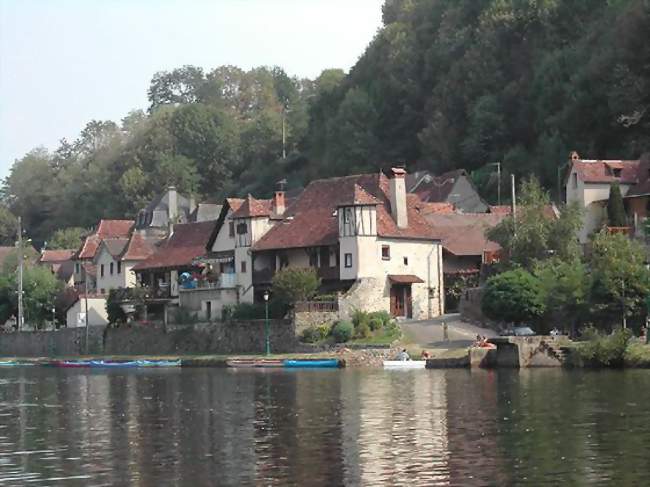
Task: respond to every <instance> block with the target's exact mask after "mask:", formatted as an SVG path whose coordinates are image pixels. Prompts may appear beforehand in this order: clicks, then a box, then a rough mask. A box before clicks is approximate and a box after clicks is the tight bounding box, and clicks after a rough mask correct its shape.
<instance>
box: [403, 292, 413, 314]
mask: <svg viewBox="0 0 650 487" xmlns="http://www.w3.org/2000/svg"><path fill="white" fill-rule="evenodd" d="M404 301H405V302H406V317H407V318H413V296H412V295H411V286H404Z"/></svg>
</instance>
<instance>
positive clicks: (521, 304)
mask: <svg viewBox="0 0 650 487" xmlns="http://www.w3.org/2000/svg"><path fill="white" fill-rule="evenodd" d="M481 307H482V309H483V312H484V313H485V315H486V316H487V317H488V318H491V319H493V320H497V321H506V322H512V323H524V322H529V321H534V320H536V319H537V318H539V317H540V316H542V314H543V313H544V310H545V306H544V298H543V296H542V289H541V284H540V281H539V279H538V278H536V277H535V276H533V275H532V274H531V273H530V272H527V271H525V270H523V269H514V270H511V271H507V272H504V273H502V274H498V275H496V276H494V277H491V278H490V279H488V281H487V284H486V285H485V292H484V293H483V299H482V302H481Z"/></svg>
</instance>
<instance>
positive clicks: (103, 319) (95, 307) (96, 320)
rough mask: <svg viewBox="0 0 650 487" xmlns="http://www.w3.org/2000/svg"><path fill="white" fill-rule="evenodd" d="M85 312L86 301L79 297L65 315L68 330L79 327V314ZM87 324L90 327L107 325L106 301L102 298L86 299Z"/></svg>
mask: <svg viewBox="0 0 650 487" xmlns="http://www.w3.org/2000/svg"><path fill="white" fill-rule="evenodd" d="M85 311H86V299H85V298H83V297H80V298H79V300H77V302H76V303H75V304H73V305H72V306H71V307H70V309H69V310H68V311H67V313H66V325H67V326H68V328H75V327H77V326H79V325H78V316H79V313H85ZM88 324H89V325H90V326H94V325H106V324H108V313H107V312H106V300H105V299H104V298H98V297H92V298H88Z"/></svg>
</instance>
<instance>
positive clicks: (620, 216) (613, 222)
mask: <svg viewBox="0 0 650 487" xmlns="http://www.w3.org/2000/svg"><path fill="white" fill-rule="evenodd" d="M607 222H608V223H609V226H610V227H624V226H627V219H626V218H625V208H624V207H623V196H621V187H620V186H619V184H618V182H614V183H612V185H611V187H610V189H609V199H608V200H607Z"/></svg>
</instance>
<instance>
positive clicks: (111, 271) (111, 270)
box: [108, 262, 113, 276]
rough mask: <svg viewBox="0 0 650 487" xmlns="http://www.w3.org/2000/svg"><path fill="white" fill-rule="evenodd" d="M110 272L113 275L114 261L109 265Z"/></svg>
mask: <svg viewBox="0 0 650 487" xmlns="http://www.w3.org/2000/svg"><path fill="white" fill-rule="evenodd" d="M108 272H109V273H110V274H111V276H112V275H113V263H112V262H111V265H110V266H109V270H108Z"/></svg>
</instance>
